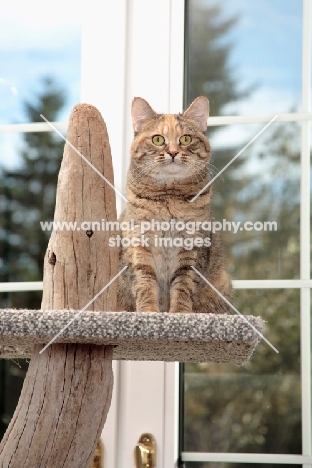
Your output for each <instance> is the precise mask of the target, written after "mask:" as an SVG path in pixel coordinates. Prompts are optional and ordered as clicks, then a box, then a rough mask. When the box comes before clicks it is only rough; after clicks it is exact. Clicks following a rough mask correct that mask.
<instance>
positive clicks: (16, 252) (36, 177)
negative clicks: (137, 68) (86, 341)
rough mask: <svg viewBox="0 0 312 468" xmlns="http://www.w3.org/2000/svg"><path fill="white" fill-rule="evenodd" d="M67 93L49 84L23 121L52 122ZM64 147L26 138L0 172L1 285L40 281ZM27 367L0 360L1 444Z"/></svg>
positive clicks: (2, 300)
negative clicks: (15, 160)
mask: <svg viewBox="0 0 312 468" xmlns="http://www.w3.org/2000/svg"><path fill="white" fill-rule="evenodd" d="M64 96H65V93H64V90H63V89H61V88H60V87H59V86H57V85H56V83H55V82H54V81H53V80H52V79H50V78H45V79H44V80H43V91H42V93H40V94H39V95H38V96H37V97H36V99H34V101H32V102H31V103H30V102H25V103H24V110H25V114H26V119H25V120H26V121H30V122H38V121H41V118H40V114H43V115H44V116H45V117H46V118H47V119H48V120H49V121H52V122H53V121H56V120H57V119H58V116H59V113H60V111H61V109H62V107H63V105H64V103H65V98H64ZM63 147H64V142H63V141H60V138H59V137H57V136H55V134H54V133H53V132H40V133H24V134H23V146H22V150H21V152H20V163H19V166H18V167H17V168H16V169H14V170H9V169H6V168H0V207H1V211H0V266H1V268H0V281H3V282H6V281H41V280H42V274H43V258H44V254H45V251H46V247H47V243H48V238H49V233H48V232H43V231H42V230H41V227H40V221H45V220H47V221H48V220H52V219H53V214H54V206H55V193H56V183H57V173H58V169H59V167H60V162H61V158H62V153H63ZM41 295H42V293H41V291H28V292H18V293H2V294H1V296H0V307H13V308H28V309H39V308H40V303H41ZM27 367H28V364H27V362H26V361H25V360H22V359H21V360H19V362H13V361H8V360H0V439H2V436H3V434H4V432H5V430H6V428H7V425H8V423H9V422H10V419H11V417H12V415H13V413H14V410H15V406H16V404H17V401H18V398H19V395H20V391H21V388H22V384H23V380H24V377H25V375H26V371H27Z"/></svg>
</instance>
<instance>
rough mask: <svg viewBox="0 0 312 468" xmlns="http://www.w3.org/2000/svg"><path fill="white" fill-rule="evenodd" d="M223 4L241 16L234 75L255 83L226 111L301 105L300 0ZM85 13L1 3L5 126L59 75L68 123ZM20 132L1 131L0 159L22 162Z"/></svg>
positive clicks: (61, 5) (19, 118) (35, 0)
mask: <svg viewBox="0 0 312 468" xmlns="http://www.w3.org/2000/svg"><path fill="white" fill-rule="evenodd" d="M119 1H122V0H119ZM191 1H192V0H191ZM202 2H203V3H205V0H202ZM209 3H210V4H211V3H216V2H214V1H212V0H210V1H209ZM219 3H220V4H221V5H223V6H224V17H231V16H232V15H234V14H239V15H240V19H239V21H238V23H237V25H236V26H235V27H234V28H233V30H232V32H231V33H230V34H229V35H228V37H225V38H224V41H225V42H227V43H231V44H232V45H233V47H232V54H231V65H232V69H233V72H234V73H235V76H236V77H237V78H238V80H239V83H240V84H241V86H242V87H244V86H248V85H253V84H256V85H257V88H256V90H255V91H254V92H253V93H252V95H251V96H250V97H249V98H248V99H246V100H245V101H242V102H240V103H236V104H230V105H229V106H228V107H227V108H226V109H225V113H226V114H229V115H233V114H234V115H235V114H247V115H249V114H252V113H259V114H268V113H270V112H272V113H277V112H288V111H289V109H290V108H291V107H292V106H295V107H297V109H298V110H300V99H301V97H300V93H301V40H302V39H301V34H302V32H301V29H302V2H301V0H253V1H251V0H223V1H219ZM80 16H81V14H80V9H79V2H75V4H74V5H73V3H72V2H68V1H64V0H63V1H61V0H54V2H53V5H52V4H51V5H47V4H46V3H44V2H42V1H39V0H27V2H24V1H22V0H12V1H11V2H5V3H4V4H2V5H1V6H0V64H1V65H0V124H5V123H20V122H24V121H25V116H24V115H23V113H22V102H23V101H24V100H25V99H31V98H32V97H33V96H35V95H36V93H37V92H38V88H39V87H40V78H41V77H43V76H46V75H53V76H54V77H55V78H56V80H57V81H58V83H59V84H60V85H64V87H65V89H66V91H67V105H66V108H65V109H64V111H63V113H62V115H60V119H62V120H66V118H67V117H68V115H69V112H70V109H71V107H72V106H73V105H75V104H76V103H77V102H79V87H80V36H81V17H80ZM228 130H230V129H228ZM234 133H235V135H234V134H233V138H235V139H236V142H239V141H243V140H244V139H245V137H246V136H247V134H246V131H245V130H244V128H243V126H240V127H239V128H237V129H236V130H235V132H234ZM248 133H249V132H248ZM219 134H221V132H219ZM17 137H18V136H17V135H14V134H3V133H0V163H3V162H4V161H9V160H11V161H12V163H13V160H14V161H15V160H16V158H15V157H14V150H13V147H14V146H15V145H16V141H17ZM14 142H15V143H14Z"/></svg>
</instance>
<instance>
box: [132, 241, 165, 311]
mask: <svg viewBox="0 0 312 468" xmlns="http://www.w3.org/2000/svg"><path fill="white" fill-rule="evenodd" d="M132 268H133V272H134V281H133V284H132V294H133V296H134V297H135V301H136V311H137V312H159V302H158V294H157V281H156V272H155V266H154V259H153V256H152V254H151V252H150V250H148V249H146V248H144V247H133V251H132Z"/></svg>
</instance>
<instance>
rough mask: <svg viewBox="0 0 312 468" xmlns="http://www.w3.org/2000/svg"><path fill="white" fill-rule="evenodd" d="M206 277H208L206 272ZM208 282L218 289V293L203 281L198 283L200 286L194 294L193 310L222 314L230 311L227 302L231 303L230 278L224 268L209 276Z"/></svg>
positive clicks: (231, 289)
mask: <svg viewBox="0 0 312 468" xmlns="http://www.w3.org/2000/svg"><path fill="white" fill-rule="evenodd" d="M205 276H206V277H207V279H208V278H209V276H208V272H206V275H205ZM209 281H210V283H211V284H212V285H213V286H214V288H215V289H216V290H217V291H218V293H219V294H218V293H217V292H216V291H215V290H214V289H213V288H212V287H211V286H210V285H209V284H205V282H202V283H199V284H200V287H199V288H198V290H196V293H195V294H194V304H193V308H194V312H201V313H210V314H211V313H215V314H224V313H231V307H230V305H229V304H228V302H230V304H233V296H234V294H233V288H232V284H231V279H230V276H229V274H228V273H227V271H226V270H224V269H221V270H220V271H218V272H217V273H216V274H215V275H214V276H213V277H212V278H209ZM227 301H228V302H227Z"/></svg>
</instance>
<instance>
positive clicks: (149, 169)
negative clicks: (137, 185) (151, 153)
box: [134, 161, 157, 181]
mask: <svg viewBox="0 0 312 468" xmlns="http://www.w3.org/2000/svg"><path fill="white" fill-rule="evenodd" d="M137 166H139V165H137ZM156 166H157V164H156V163H155V162H154V161H149V162H147V163H145V164H144V166H143V167H142V168H141V169H140V170H139V171H137V172H136V175H135V178H134V180H135V181H139V180H140V179H142V178H143V177H144V176H145V175H146V174H147V173H151V172H153V170H154V169H155V168H156Z"/></svg>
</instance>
